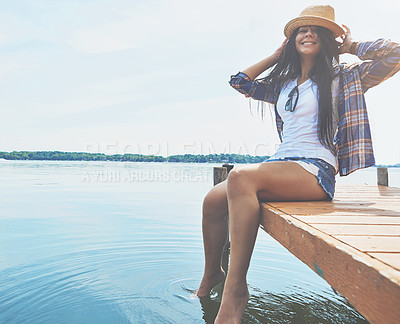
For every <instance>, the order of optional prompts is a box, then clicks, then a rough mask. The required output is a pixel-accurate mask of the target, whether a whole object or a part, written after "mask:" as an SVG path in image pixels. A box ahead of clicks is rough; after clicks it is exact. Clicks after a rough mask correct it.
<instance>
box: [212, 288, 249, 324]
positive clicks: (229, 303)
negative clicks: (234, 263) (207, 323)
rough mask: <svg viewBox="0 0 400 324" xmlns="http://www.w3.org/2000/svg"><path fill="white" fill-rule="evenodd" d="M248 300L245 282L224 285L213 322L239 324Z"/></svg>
mask: <svg viewBox="0 0 400 324" xmlns="http://www.w3.org/2000/svg"><path fill="white" fill-rule="evenodd" d="M248 301H249V290H248V289H247V284H246V283H244V284H240V285H236V286H233V287H231V288H230V287H226V286H225V288H224V293H223V295H222V301H221V307H220V309H219V312H218V315H217V317H216V319H215V322H214V324H240V323H241V322H242V316H243V312H244V309H245V308H246V305H247V302H248Z"/></svg>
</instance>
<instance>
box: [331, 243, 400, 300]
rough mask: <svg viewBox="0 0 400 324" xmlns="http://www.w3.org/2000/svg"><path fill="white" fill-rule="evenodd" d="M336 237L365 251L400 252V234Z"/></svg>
mask: <svg viewBox="0 0 400 324" xmlns="http://www.w3.org/2000/svg"><path fill="white" fill-rule="evenodd" d="M334 237H335V238H337V239H338V240H340V241H342V242H344V243H346V244H349V245H350V246H353V247H354V248H356V249H358V250H360V251H363V252H400V236H351V235H335V236H334ZM399 306H400V304H399Z"/></svg>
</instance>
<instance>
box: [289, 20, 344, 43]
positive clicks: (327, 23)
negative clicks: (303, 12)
mask: <svg viewBox="0 0 400 324" xmlns="http://www.w3.org/2000/svg"><path fill="white" fill-rule="evenodd" d="M311 25H313V26H321V27H325V28H328V29H329V30H330V31H331V32H332V33H333V35H334V36H335V38H336V37H339V36H341V35H343V34H344V33H345V31H344V29H343V28H342V27H340V26H339V25H338V24H337V23H335V22H334V21H332V20H329V19H326V18H322V17H316V16H301V17H297V18H294V19H292V20H291V21H289V22H288V23H287V24H286V26H285V28H284V29H283V33H284V34H285V36H286V37H287V38H289V37H290V36H291V35H292V34H293V32H294V31H295V30H296V29H297V28H299V27H301V26H311Z"/></svg>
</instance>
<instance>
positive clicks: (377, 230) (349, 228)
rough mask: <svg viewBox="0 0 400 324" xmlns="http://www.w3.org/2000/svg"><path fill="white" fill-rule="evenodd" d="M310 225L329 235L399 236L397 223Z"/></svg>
mask: <svg viewBox="0 0 400 324" xmlns="http://www.w3.org/2000/svg"><path fill="white" fill-rule="evenodd" d="M309 224H310V225H311V226H312V227H314V228H317V229H319V230H320V231H323V232H324V233H327V234H329V235H336V234H341V235H370V236H378V235H385V236H400V224H398V225H372V224H357V225H354V224H337V223H335V224H312V223H309Z"/></svg>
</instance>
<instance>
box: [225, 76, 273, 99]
mask: <svg viewBox="0 0 400 324" xmlns="http://www.w3.org/2000/svg"><path fill="white" fill-rule="evenodd" d="M229 84H230V85H231V86H232V87H233V88H234V89H235V90H237V91H239V92H240V93H242V94H244V95H245V96H246V97H250V98H253V99H256V100H262V101H266V102H268V103H271V104H275V103H276V101H277V100H278V98H277V95H276V93H275V91H274V87H273V86H272V84H270V83H266V82H263V81H257V80H255V81H253V80H250V78H249V77H248V76H247V75H246V74H245V73H243V72H239V73H238V74H236V75H232V76H231V79H230V81H229Z"/></svg>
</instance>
